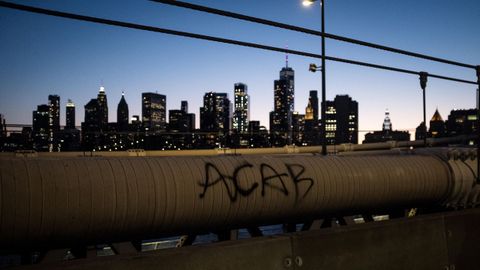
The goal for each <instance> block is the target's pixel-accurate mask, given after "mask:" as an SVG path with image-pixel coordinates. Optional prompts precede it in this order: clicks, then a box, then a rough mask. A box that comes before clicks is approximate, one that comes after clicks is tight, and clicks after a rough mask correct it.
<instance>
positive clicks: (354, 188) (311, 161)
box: [0, 152, 479, 251]
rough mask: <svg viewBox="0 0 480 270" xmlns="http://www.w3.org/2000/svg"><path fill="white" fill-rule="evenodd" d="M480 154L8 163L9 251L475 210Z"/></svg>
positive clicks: (0, 166)
mask: <svg viewBox="0 0 480 270" xmlns="http://www.w3.org/2000/svg"><path fill="white" fill-rule="evenodd" d="M459 153H460V152H459ZM471 154H472V153H471V152H468V153H467V154H465V153H463V154H458V153H457V154H455V153H453V154H452V155H450V158H449V159H448V158H447V157H446V155H443V156H442V157H439V156H438V155H437V154H421V155H414V154H408V155H381V156H372V155H369V156H327V157H322V156H314V155H312V156H308V155H292V156H220V157H93V158H79V157H77V158H74V157H72V158H65V157H62V158H54V157H33V158H21V157H2V158H0V177H1V178H0V196H1V199H0V203H1V206H0V209H1V210H0V211H1V212H0V250H4V251H5V250H17V249H21V248H25V247H28V248H47V247H60V246H62V247H71V246H74V245H81V244H88V243H102V242H114V241H122V240H133V239H147V238H151V237H157V236H160V235H165V234H174V233H186V232H198V231H212V230H217V229H225V228H233V227H243V226H250V225H259V224H266V223H273V222H287V221H291V220H302V219H307V218H314V217H322V216H327V215H332V214H337V213H349V214H355V213H362V212H363V211H369V212H374V211H376V210H385V209H393V208H399V207H419V206H430V205H436V206H438V205H444V206H448V207H461V206H470V205H476V204H477V202H478V199H479V198H478V189H475V186H474V185H473V184H474V181H475V175H474V172H475V171H476V167H475V166H476V162H474V160H472V159H469V158H468V157H471V156H469V155H471ZM475 192H477V193H475Z"/></svg>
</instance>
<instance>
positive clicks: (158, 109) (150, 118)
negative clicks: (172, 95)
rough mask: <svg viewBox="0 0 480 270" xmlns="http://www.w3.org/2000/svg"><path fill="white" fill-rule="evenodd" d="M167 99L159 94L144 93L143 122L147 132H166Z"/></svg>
mask: <svg viewBox="0 0 480 270" xmlns="http://www.w3.org/2000/svg"><path fill="white" fill-rule="evenodd" d="M166 108H167V97H166V96H165V95H160V94H157V93H142V121H143V125H144V128H145V130H147V131H154V132H155V131H159V130H165V128H166V125H167V119H166V117H167V113H166Z"/></svg>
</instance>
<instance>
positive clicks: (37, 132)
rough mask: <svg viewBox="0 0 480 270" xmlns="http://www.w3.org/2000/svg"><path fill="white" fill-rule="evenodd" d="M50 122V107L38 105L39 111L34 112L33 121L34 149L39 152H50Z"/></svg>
mask: <svg viewBox="0 0 480 270" xmlns="http://www.w3.org/2000/svg"><path fill="white" fill-rule="evenodd" d="M49 121H50V106H49V105H46V104H42V105H38V106H37V110H36V111H33V119H32V137H33V148H34V149H35V150H37V151H48V150H49V149H48V144H49V140H48V138H49V130H50V125H49Z"/></svg>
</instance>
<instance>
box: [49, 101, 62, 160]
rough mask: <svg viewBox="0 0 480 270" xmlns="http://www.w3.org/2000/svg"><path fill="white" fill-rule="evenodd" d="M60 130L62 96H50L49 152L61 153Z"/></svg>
mask: <svg viewBox="0 0 480 270" xmlns="http://www.w3.org/2000/svg"><path fill="white" fill-rule="evenodd" d="M59 130H60V96H58V95H49V96H48V151H49V152H57V151H59V145H58V144H59V139H58V131H59Z"/></svg>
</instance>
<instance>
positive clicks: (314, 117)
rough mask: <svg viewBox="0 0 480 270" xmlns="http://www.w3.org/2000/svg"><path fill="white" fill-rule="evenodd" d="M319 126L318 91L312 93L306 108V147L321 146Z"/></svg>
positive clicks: (304, 139) (304, 140) (304, 138)
mask: <svg viewBox="0 0 480 270" xmlns="http://www.w3.org/2000/svg"><path fill="white" fill-rule="evenodd" d="M319 129H320V128H319V125H318V93H317V91H316V90H311V91H310V96H309V98H308V104H307V107H306V108H305V130H304V133H305V136H304V137H303V142H304V145H318V144H320V130H319Z"/></svg>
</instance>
